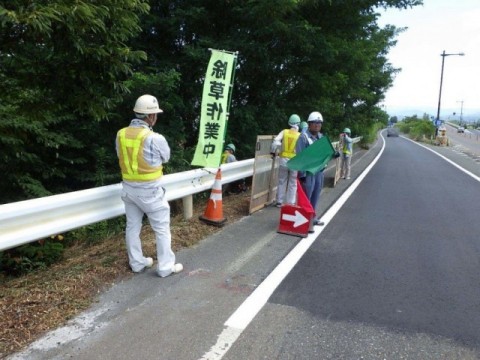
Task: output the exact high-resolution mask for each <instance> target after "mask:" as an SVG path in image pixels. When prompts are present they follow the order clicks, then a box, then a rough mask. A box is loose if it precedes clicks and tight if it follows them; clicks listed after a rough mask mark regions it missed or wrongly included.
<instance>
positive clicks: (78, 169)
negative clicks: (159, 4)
mask: <svg viewBox="0 0 480 360" xmlns="http://www.w3.org/2000/svg"><path fill="white" fill-rule="evenodd" d="M148 9H149V7H148V4H147V2H146V1H142V0H132V1H115V0H98V1H95V2H93V1H83V2H80V1H76V2H71V1H67V0H49V1H46V0H44V1H30V0H9V1H1V2H0V94H1V95H0V96H1V101H0V118H1V119H2V120H1V122H0V147H1V148H2V154H1V156H2V161H1V162H0V172H1V173H2V174H3V176H2V177H1V179H0V187H1V188H2V189H8V190H9V191H7V192H2V195H1V197H0V202H8V201H13V200H19V199H24V198H29V197H38V196H45V195H49V194H51V193H52V192H59V191H62V190H70V189H78V188H81V187H83V186H92V184H94V179H95V178H97V180H99V179H100V181H104V180H105V178H102V177H100V178H98V177H96V176H95V168H96V166H97V165H99V169H102V168H103V165H102V164H103V162H104V161H105V154H106V152H105V151H104V150H102V147H103V146H104V145H105V144H106V143H108V144H109V145H110V147H111V146H112V145H111V144H112V139H111V138H110V139H104V138H103V134H102V132H101V126H99V125H98V122H99V121H101V120H105V119H108V118H109V116H111V111H112V110H113V109H114V108H115V105H116V104H118V103H119V102H121V100H122V98H123V95H125V94H126V93H128V89H127V88H126V86H125V84H124V81H125V80H126V79H128V77H129V76H130V75H131V73H132V67H133V65H134V64H138V63H139V62H140V61H141V60H145V58H146V54H145V53H144V52H142V51H137V50H132V49H131V48H130V47H128V46H127V45H126V44H127V42H128V40H129V39H130V38H132V37H134V36H135V35H136V34H138V33H139V31H140V30H141V28H140V23H139V15H141V14H144V13H146V12H147V11H148ZM97 159H99V162H100V164H97V163H96V160H97ZM107 161H110V160H107ZM87 174H88V176H86V175H87ZM105 176H107V174H106V175H105Z"/></svg>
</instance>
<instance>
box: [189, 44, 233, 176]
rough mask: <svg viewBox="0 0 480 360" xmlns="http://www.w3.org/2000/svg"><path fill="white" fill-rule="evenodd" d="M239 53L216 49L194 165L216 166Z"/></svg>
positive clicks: (204, 96)
mask: <svg viewBox="0 0 480 360" xmlns="http://www.w3.org/2000/svg"><path fill="white" fill-rule="evenodd" d="M235 61H236V54H234V53H229V52H225V51H219V50H213V49H212V55H211V57H210V62H209V64H208V69H207V73H206V75H205V83H204V86H203V94H202V107H201V114H200V126H199V136H198V143H197V148H196V150H195V155H194V157H193V161H192V165H197V166H203V167H217V166H219V164H220V159H221V156H222V152H223V142H224V137H225V132H226V128H227V121H228V115H229V107H230V99H231V87H232V82H233V74H234V70H235Z"/></svg>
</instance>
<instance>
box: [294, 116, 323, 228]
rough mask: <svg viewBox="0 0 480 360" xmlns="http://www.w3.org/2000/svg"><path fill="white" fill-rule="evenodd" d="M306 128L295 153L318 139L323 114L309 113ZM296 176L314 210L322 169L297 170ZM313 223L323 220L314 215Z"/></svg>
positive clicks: (318, 196) (319, 191) (319, 188)
mask: <svg viewBox="0 0 480 360" xmlns="http://www.w3.org/2000/svg"><path fill="white" fill-rule="evenodd" d="M307 123H308V129H307V131H306V132H305V133H302V134H301V135H300V137H299V138H298V140H297V145H296V147H295V151H296V153H297V154H299V153H301V152H302V151H303V150H304V149H306V148H307V147H309V146H310V145H312V144H313V143H314V142H315V141H317V140H319V139H320V138H321V137H322V136H323V135H322V133H321V132H320V131H321V130H322V124H323V116H322V114H320V113H319V112H318V111H314V112H312V113H310V115H309V116H308V120H307ZM298 178H299V179H300V183H301V184H302V188H303V190H304V192H305V195H306V196H307V198H308V200H309V201H310V203H311V204H312V207H313V209H314V210H315V211H317V210H316V207H317V203H318V201H319V199H320V193H321V191H322V188H323V170H322V171H319V172H318V173H316V174H314V175H308V174H307V173H306V172H305V171H299V172H298ZM313 223H314V225H320V226H322V225H324V223H323V221H320V219H318V218H317V217H315V219H314V221H313Z"/></svg>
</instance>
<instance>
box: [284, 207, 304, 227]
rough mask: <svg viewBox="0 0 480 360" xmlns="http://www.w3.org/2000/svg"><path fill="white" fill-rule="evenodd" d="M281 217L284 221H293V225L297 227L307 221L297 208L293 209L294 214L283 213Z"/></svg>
mask: <svg viewBox="0 0 480 360" xmlns="http://www.w3.org/2000/svg"><path fill="white" fill-rule="evenodd" d="M282 219H283V220H285V221H293V227H294V228H296V227H299V226H300V225H303V224H305V223H306V222H308V219H307V218H306V217H305V216H303V215H302V214H301V213H300V212H299V211H298V210H295V215H290V214H283V215H282Z"/></svg>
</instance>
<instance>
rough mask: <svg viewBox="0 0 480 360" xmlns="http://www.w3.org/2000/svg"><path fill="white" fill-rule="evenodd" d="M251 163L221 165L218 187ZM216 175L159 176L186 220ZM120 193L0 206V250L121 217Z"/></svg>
mask: <svg viewBox="0 0 480 360" xmlns="http://www.w3.org/2000/svg"><path fill="white" fill-rule="evenodd" d="M360 139H361V138H355V139H353V140H354V143H356V142H359V141H360ZM332 144H333V146H334V147H336V145H337V142H334V143H332ZM254 160H255V159H248V160H241V161H237V162H233V163H230V164H223V165H222V166H221V170H222V184H228V183H231V182H233V181H236V180H239V179H243V178H247V177H250V176H252V175H253V164H254ZM269 170H270V168H268V169H265V171H269ZM257 171H258V169H257ZM216 173H217V169H216V168H204V169H196V170H189V171H184V172H179V173H175V174H168V175H165V176H163V178H162V186H163V187H164V188H165V189H166V197H167V200H168V201H171V200H178V199H182V201H183V205H184V216H185V217H186V218H190V217H191V216H192V207H193V206H192V203H193V200H192V195H193V194H197V193H200V192H203V191H206V190H209V189H211V188H212V186H213V183H214V181H215V175H216ZM121 191H122V185H121V184H115V185H108V186H102V187H98V188H93V189H88V190H81V191H75V192H70V193H66V194H59V195H53V196H47V197H43V198H38V199H32V200H25V201H19V202H14V203H9V204H4V205H0V251H3V250H7V249H11V248H14V247H17V246H20V245H24V244H27V243H30V242H33V241H36V240H39V239H43V238H45V237H48V236H51V235H55V234H60V233H63V232H65V231H69V230H73V229H77V228H79V227H82V226H86V225H90V224H94V223H97V222H100V221H103V220H107V219H111V218H115V217H118V216H121V215H124V214H125V208H124V205H123V201H122V199H121Z"/></svg>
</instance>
